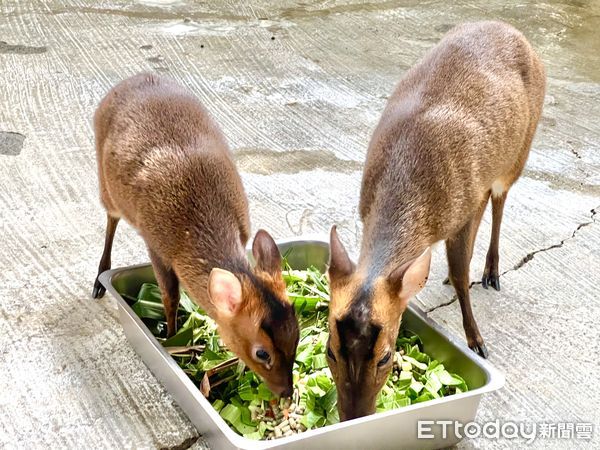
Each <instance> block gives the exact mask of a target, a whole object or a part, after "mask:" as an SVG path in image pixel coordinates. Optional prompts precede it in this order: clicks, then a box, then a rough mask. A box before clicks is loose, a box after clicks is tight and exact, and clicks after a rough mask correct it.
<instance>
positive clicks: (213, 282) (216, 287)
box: [208, 268, 242, 317]
mask: <svg viewBox="0 0 600 450" xmlns="http://www.w3.org/2000/svg"><path fill="white" fill-rule="evenodd" d="M208 296H209V297H210V301H211V302H212V304H213V305H214V306H215V308H217V311H218V312H219V314H221V315H223V316H224V317H233V316H235V315H236V314H237V313H238V312H239V310H240V307H241V306H242V284H241V283H240V280H238V279H237V277H236V276H235V275H234V274H232V273H231V272H228V271H227V270H223V269H216V268H215V269H213V270H211V272H210V276H209V277H208Z"/></svg>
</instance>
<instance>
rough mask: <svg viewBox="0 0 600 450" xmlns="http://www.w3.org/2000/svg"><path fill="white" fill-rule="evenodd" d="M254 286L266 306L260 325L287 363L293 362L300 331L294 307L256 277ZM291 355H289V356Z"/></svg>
mask: <svg viewBox="0 0 600 450" xmlns="http://www.w3.org/2000/svg"><path fill="white" fill-rule="evenodd" d="M253 282H254V286H255V287H256V289H257V290H258V292H259V295H260V297H261V298H262V300H263V301H264V303H265V305H266V306H267V315H266V317H265V318H264V319H263V321H262V323H261V324H260V327H261V328H262V329H263V331H264V332H265V333H266V334H267V336H269V338H270V339H271V341H273V345H274V347H275V349H276V351H278V352H279V353H280V355H279V356H280V358H283V361H285V362H286V363H287V364H289V365H292V364H293V363H294V353H295V352H294V350H295V348H296V346H297V345H298V339H299V334H300V331H299V329H298V322H297V321H296V320H295V317H294V308H292V306H291V305H289V304H287V303H284V301H283V300H280V299H279V298H277V296H276V295H275V294H274V293H273V292H272V291H271V290H270V289H269V288H267V287H266V286H264V285H263V284H262V283H261V282H260V281H259V280H258V279H256V278H254V279H253ZM289 355H291V356H289ZM288 360H289V361H288Z"/></svg>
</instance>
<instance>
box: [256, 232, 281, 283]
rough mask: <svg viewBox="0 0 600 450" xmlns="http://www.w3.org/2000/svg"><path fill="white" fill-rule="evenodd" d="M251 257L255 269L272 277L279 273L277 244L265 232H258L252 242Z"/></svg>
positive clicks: (279, 261)
mask: <svg viewBox="0 0 600 450" xmlns="http://www.w3.org/2000/svg"><path fill="white" fill-rule="evenodd" d="M252 256H254V260H255V261H256V267H257V268H258V269H259V270H262V271H263V272H267V273H270V274H272V275H275V276H277V275H279V273H281V253H279V248H278V247H277V244H276V243H275V241H274V240H273V238H272V237H271V235H270V234H269V233H267V232H266V231H265V230H258V231H257V232H256V236H255V237H254V241H253V242H252Z"/></svg>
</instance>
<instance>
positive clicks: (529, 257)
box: [425, 205, 600, 314]
mask: <svg viewBox="0 0 600 450" xmlns="http://www.w3.org/2000/svg"><path fill="white" fill-rule="evenodd" d="M598 212H600V205H598V206H597V207H595V208H592V209H591V210H590V213H591V216H590V219H592V220H591V221H589V222H583V223H580V224H579V225H577V228H575V230H574V231H573V233H572V234H571V236H570V237H568V238H565V239H563V240H562V241H560V243H558V244H553V245H550V246H548V247H544V248H542V249H539V250H535V251H533V252H531V253H528V254H527V255H525V256H524V257H523V258H522V259H521V260H520V261H519V262H518V263H517V264H515V265H514V267H513V268H512V269H508V270H505V271H504V272H502V273H501V274H500V276H499V277H503V276H504V275H506V274H507V273H509V272H514V271H516V270H519V269H520V268H521V267H523V266H524V265H525V264H527V263H528V262H529V261H531V260H532V259H533V257H534V256H535V255H537V254H538V253H543V252H547V251H549V250H552V249H555V248H560V247H562V246H563V245H564V244H565V242H567V241H570V240H571V239H573V238H575V235H576V234H577V233H578V232H579V230H581V229H582V228H584V227H587V226H588V225H591V224H593V223H596V214H598ZM476 284H481V281H472V282H471V284H470V285H469V289H471V288H472V287H473V286H475V285H476ZM457 300H458V296H457V295H456V294H454V295H453V296H452V298H451V299H450V300H449V301H447V302H444V303H441V304H439V305H436V306H434V307H432V308H429V309H426V310H425V314H429V313H430V312H433V311H435V310H436V309H439V308H443V307H444V306H449V305H451V304H452V303H454V302H456V301H457Z"/></svg>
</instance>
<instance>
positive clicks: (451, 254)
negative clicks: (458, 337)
mask: <svg viewBox="0 0 600 450" xmlns="http://www.w3.org/2000/svg"><path fill="white" fill-rule="evenodd" d="M488 197H489V193H488V194H487V195H486V197H485V200H484V201H482V203H481V205H480V206H479V208H478V210H477V211H476V213H475V214H474V215H473V217H472V218H471V219H470V220H469V222H467V223H466V224H465V225H464V226H463V228H462V229H461V230H460V231H459V232H458V233H457V234H456V235H455V236H453V237H451V238H449V239H447V240H446V255H447V257H448V278H449V279H450V282H451V283H452V286H454V290H455V291H456V296H457V297H458V301H459V303H460V310H461V312H462V317H463V328H464V330H465V335H466V337H467V344H468V345H469V348H471V349H472V350H473V351H474V352H475V353H477V354H479V355H480V356H481V357H483V358H487V355H488V351H487V349H486V347H485V344H484V342H483V338H482V337H481V333H480V332H479V327H478V326H477V322H476V321H475V316H474V315H473V310H472V308H471V298H470V293H469V286H470V283H469V266H470V264H471V257H472V256H473V247H474V244H475V237H476V236H477V230H478V228H479V223H480V222H481V217H482V215H483V212H484V211H485V207H486V205H487V201H488Z"/></svg>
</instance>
